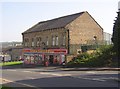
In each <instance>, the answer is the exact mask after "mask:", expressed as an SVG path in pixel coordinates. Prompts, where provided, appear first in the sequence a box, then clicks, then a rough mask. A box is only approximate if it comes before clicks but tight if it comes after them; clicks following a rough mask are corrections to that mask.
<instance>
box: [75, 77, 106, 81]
mask: <svg viewBox="0 0 120 89" xmlns="http://www.w3.org/2000/svg"><path fill="white" fill-rule="evenodd" d="M73 78H80V79H85V80H94V81H101V82H103V81H106V80H104V79H99V78H83V77H73Z"/></svg>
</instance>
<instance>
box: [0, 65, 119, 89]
mask: <svg viewBox="0 0 120 89" xmlns="http://www.w3.org/2000/svg"><path fill="white" fill-rule="evenodd" d="M1 72H2V78H0V79H2V81H3V84H4V85H7V86H12V87H33V88H36V89H37V88H38V87H118V85H119V83H120V82H118V71H65V70H64V71H63V70H61V69H59V68H56V67H40V68H10V69H9V68H6V69H2V70H1Z"/></svg>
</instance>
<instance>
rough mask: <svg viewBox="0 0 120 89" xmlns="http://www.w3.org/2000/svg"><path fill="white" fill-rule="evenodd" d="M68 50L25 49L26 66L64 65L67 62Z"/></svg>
mask: <svg viewBox="0 0 120 89" xmlns="http://www.w3.org/2000/svg"><path fill="white" fill-rule="evenodd" d="M66 54H67V49H48V50H41V49H23V59H24V64H28V65H29V64H33V65H45V66H49V65H62V63H63V62H65V57H66Z"/></svg>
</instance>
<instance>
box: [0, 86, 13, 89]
mask: <svg viewBox="0 0 120 89" xmlns="http://www.w3.org/2000/svg"><path fill="white" fill-rule="evenodd" d="M1 89H13V88H11V87H6V86H2V88H1Z"/></svg>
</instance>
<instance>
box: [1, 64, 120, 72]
mask: <svg viewBox="0 0 120 89" xmlns="http://www.w3.org/2000/svg"><path fill="white" fill-rule="evenodd" d="M19 68H37V69H38V68H45V69H49V70H50V69H51V70H62V71H120V68H117V67H99V68H98V67H97V68H96V67H91V68H90V67H89V68H88V67H84V68H83V67H66V66H48V67H45V66H43V65H42V66H41V65H40V66H28V67H27V66H25V67H24V66H23V65H15V66H3V67H2V69H19Z"/></svg>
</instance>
